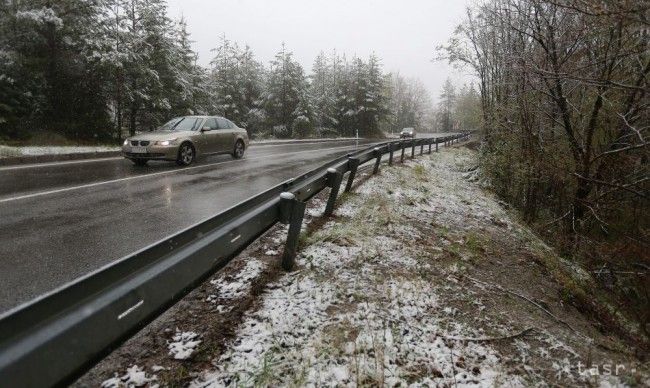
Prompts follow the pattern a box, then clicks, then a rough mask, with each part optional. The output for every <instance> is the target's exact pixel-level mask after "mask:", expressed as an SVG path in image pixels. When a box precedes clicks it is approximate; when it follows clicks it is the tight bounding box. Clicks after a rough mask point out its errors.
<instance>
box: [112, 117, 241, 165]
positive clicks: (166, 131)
mask: <svg viewBox="0 0 650 388" xmlns="http://www.w3.org/2000/svg"><path fill="white" fill-rule="evenodd" d="M248 144H249V140H248V134H247V133H246V130H245V129H243V128H239V127H237V126H236V125H235V124H234V123H233V122H232V121H230V120H228V119H226V118H223V117H219V116H183V117H176V118H174V119H172V120H170V121H169V122H167V123H166V124H165V125H163V126H161V127H160V128H158V129H157V130H155V131H152V132H148V133H143V134H139V135H136V136H133V137H130V138H128V139H126V140H125V141H124V144H123V145H122V153H123V155H124V157H125V158H127V159H129V160H131V161H132V162H133V163H134V164H135V165H137V166H144V165H146V164H147V162H148V161H150V160H171V161H176V164H178V165H179V166H189V165H190V164H192V163H194V162H195V161H196V158H197V157H198V156H204V155H216V154H231V155H232V156H233V158H235V159H239V158H241V157H243V156H244V151H245V150H246V149H247V148H248Z"/></svg>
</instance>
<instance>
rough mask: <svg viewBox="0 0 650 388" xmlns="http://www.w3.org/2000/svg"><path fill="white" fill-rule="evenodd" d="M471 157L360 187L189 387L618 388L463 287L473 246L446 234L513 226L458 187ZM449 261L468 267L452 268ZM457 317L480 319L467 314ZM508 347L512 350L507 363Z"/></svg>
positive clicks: (423, 164)
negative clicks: (555, 387)
mask: <svg viewBox="0 0 650 388" xmlns="http://www.w3.org/2000/svg"><path fill="white" fill-rule="evenodd" d="M471 158H472V155H471V153H470V152H469V151H466V150H451V151H446V152H444V153H440V154H436V155H434V156H432V157H430V158H429V157H427V158H424V159H421V160H418V161H409V162H407V163H408V168H393V169H384V170H383V172H382V175H381V177H379V178H375V179H373V181H372V182H367V183H366V184H364V185H362V186H360V188H359V189H358V190H357V194H356V195H353V196H351V197H349V198H348V199H347V200H346V202H345V203H344V204H343V206H340V207H339V209H338V210H337V212H336V214H337V215H338V218H337V219H333V220H331V221H328V222H327V223H326V224H325V225H324V226H323V227H322V228H320V229H318V230H316V231H315V232H314V233H313V234H311V235H309V236H306V237H305V245H306V246H305V247H304V249H302V251H301V252H300V253H299V256H298V260H297V261H298V270H297V271H295V272H293V273H289V274H286V275H284V276H282V277H281V278H280V280H278V281H277V282H275V283H274V284H272V285H271V286H269V287H267V289H268V290H267V292H266V293H265V294H264V295H263V301H262V303H261V305H260V308H259V309H257V310H255V311H251V312H250V313H249V314H248V315H247V316H246V318H245V321H244V322H243V323H242V324H241V326H240V329H239V331H238V334H237V338H236V339H235V340H234V341H233V342H232V346H231V347H230V348H229V349H227V350H226V351H225V352H224V353H223V354H221V356H220V357H218V358H217V359H215V360H214V362H213V363H214V365H215V368H214V370H211V371H206V372H205V373H203V374H202V375H201V376H199V377H198V378H196V379H195V380H194V382H193V383H192V386H194V387H221V386H232V385H236V386H240V385H241V386H253V385H255V386H259V385H262V386H305V385H306V386H321V385H325V386H348V385H371V386H377V385H386V386H399V385H401V386H407V385H408V386H528V385H539V384H541V385H545V384H547V383H550V382H549V381H548V378H549V376H551V377H554V378H556V381H555V382H552V383H551V385H552V384H557V383H558V382H559V383H560V384H569V385H572V384H581V385H582V384H595V385H600V386H609V385H619V384H621V380H620V379H619V378H618V377H617V376H611V375H603V374H602V373H596V374H594V373H591V374H590V373H588V372H586V371H584V370H582V371H581V370H580V365H583V367H584V365H587V364H586V363H587V362H588V361H587V360H586V359H585V358H582V357H584V355H580V354H579V353H578V351H576V350H575V349H574V348H573V347H572V344H569V343H567V342H565V341H564V337H562V336H559V335H558V334H557V333H556V332H555V331H553V330H550V329H549V327H548V325H547V324H546V323H542V322H539V324H538V325H535V320H533V321H532V323H528V322H526V320H518V319H517V318H516V317H515V319H506V320H499V318H500V317H499V315H500V314H501V315H502V314H503V312H498V314H497V313H496V312H488V310H486V309H488V307H486V305H487V304H488V303H489V302H490V301H489V300H487V299H486V300H483V299H482V298H481V297H480V296H479V295H480V294H481V292H482V293H486V292H490V290H487V289H486V288H489V287H488V286H486V285H485V284H487V283H484V284H483V285H481V284H480V283H481V282H480V281H478V280H477V282H478V283H476V284H477V285H478V286H477V288H476V289H471V287H467V286H466V285H462V284H460V283H461V282H460V278H461V277H462V276H463V275H462V272H463V271H464V270H466V267H467V265H468V264H467V263H466V262H465V260H464V259H463V256H466V255H469V254H470V251H467V250H466V249H457V248H456V247H457V246H458V245H459V244H461V245H463V246H465V247H468V246H470V244H469V242H468V241H460V240H459V237H458V236H452V235H451V234H446V233H445V232H444V231H443V230H442V229H454V230H459V231H461V232H463V233H466V232H467V231H471V230H480V229H481V228H485V226H486V225H492V226H494V228H499V230H500V229H505V230H506V231H511V230H513V229H516V228H518V226H517V225H516V223H514V222H512V221H511V220H510V219H509V217H508V215H507V214H506V212H505V211H504V210H503V209H502V208H501V207H500V206H499V204H498V203H497V201H496V200H495V199H493V198H491V197H490V196H488V195H486V194H485V193H483V192H482V191H481V189H480V188H478V187H477V186H476V185H471V184H468V182H467V180H466V179H464V178H463V171H462V166H464V165H467V164H469V163H471V162H472V160H471ZM311 212H312V213H317V211H314V210H312V211H311ZM308 213H309V212H308ZM310 215H315V214H310ZM439 228H442V229H439ZM502 233H503V232H502ZM427 240H428V241H427ZM423 241H426V243H424V244H423ZM452 247H454V248H453V249H452ZM450 252H456V253H457V254H458V255H459V256H460V258H459V259H458V260H455V261H453V262H449V260H447V259H448V256H449V254H450ZM470 279H471V278H470ZM434 280H438V281H434ZM465 280H467V279H465ZM459 296H460V297H466V298H468V299H467V300H463V303H465V305H464V306H463V305H462V304H461V305H458V304H457V302H458V297H459ZM522 308H524V309H526V308H530V306H526V305H525V304H524V306H523V307H522ZM463 310H467V311H470V312H471V313H476V314H478V318H474V319H473V320H468V319H463V318H461V317H462V316H463V315H464V314H465V313H463ZM506 314H508V313H506ZM511 314H513V315H516V309H513V312H511ZM465 315H466V314H465ZM529 324H530V326H528V325H529ZM551 324H553V323H551ZM522 325H526V326H522ZM558 330H564V329H562V328H559V329H558ZM575 335H576V336H577V334H575ZM571 336H574V334H571V333H568V334H567V337H566V338H572V337H571ZM500 342H507V344H508V345H507V346H509V347H510V348H509V349H510V352H513V353H515V354H514V355H504V354H502V351H503V348H499V347H495V346H493V344H495V343H500ZM580 362H582V364H580ZM536 363H538V364H537V365H536ZM576 366H577V367H576ZM585 369H586V368H585ZM592 372H593V371H592ZM601 372H602V370H601Z"/></svg>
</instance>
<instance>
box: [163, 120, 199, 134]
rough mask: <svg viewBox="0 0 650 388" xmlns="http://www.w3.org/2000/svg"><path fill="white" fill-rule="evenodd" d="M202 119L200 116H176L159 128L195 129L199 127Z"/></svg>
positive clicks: (167, 129)
mask: <svg viewBox="0 0 650 388" xmlns="http://www.w3.org/2000/svg"><path fill="white" fill-rule="evenodd" d="M200 121H201V119H200V118H199V117H192V116H187V117H176V118H174V119H171V120H169V121H168V122H167V123H165V124H164V125H163V126H161V127H160V128H158V129H159V130H161V131H194V130H196V129H197V128H198V126H199V124H200Z"/></svg>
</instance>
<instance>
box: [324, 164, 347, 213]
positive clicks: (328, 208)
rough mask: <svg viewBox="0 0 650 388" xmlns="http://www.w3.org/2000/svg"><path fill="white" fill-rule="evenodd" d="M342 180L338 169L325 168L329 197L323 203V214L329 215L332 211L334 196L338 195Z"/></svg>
mask: <svg viewBox="0 0 650 388" xmlns="http://www.w3.org/2000/svg"><path fill="white" fill-rule="evenodd" d="M342 181H343V174H342V173H341V172H340V171H339V170H337V169H335V168H328V169H327V186H329V187H330V197H329V199H328V200H327V205H325V212H324V213H323V215H324V216H331V215H332V213H333V212H334V204H335V203H336V197H338V195H339V189H340V188H341V182H342Z"/></svg>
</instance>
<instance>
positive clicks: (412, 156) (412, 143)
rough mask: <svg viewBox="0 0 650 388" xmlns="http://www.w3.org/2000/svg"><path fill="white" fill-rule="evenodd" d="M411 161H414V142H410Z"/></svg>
mask: <svg viewBox="0 0 650 388" xmlns="http://www.w3.org/2000/svg"><path fill="white" fill-rule="evenodd" d="M411 159H415V140H411Z"/></svg>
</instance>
